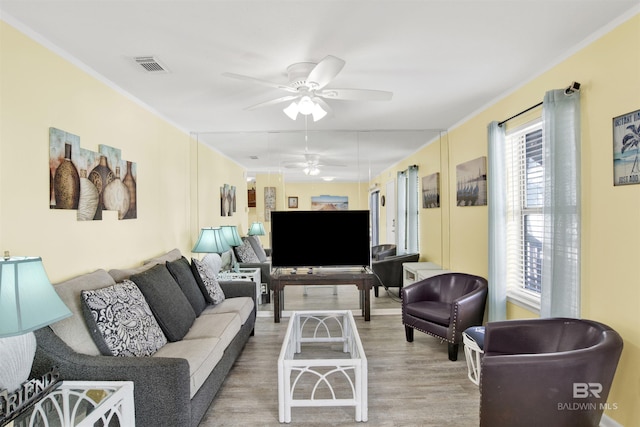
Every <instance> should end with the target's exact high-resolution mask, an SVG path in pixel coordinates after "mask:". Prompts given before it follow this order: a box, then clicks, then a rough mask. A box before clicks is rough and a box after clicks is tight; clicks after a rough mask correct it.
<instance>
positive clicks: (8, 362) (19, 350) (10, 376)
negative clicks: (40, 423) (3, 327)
mask: <svg viewBox="0 0 640 427" xmlns="http://www.w3.org/2000/svg"><path fill="white" fill-rule="evenodd" d="M35 354H36V336H35V335H34V334H33V332H29V333H26V334H23V335H17V336H15V337H5V338H0V360H2V363H1V364H0V390H7V391H8V392H9V393H12V392H13V391H15V390H17V389H19V388H20V386H21V385H22V383H24V382H25V381H26V380H27V379H28V378H29V373H30V372H31V366H32V365H33V358H34V356H35Z"/></svg>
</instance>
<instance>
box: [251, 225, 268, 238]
mask: <svg viewBox="0 0 640 427" xmlns="http://www.w3.org/2000/svg"><path fill="white" fill-rule="evenodd" d="M247 234H248V235H249V236H264V235H265V234H267V233H266V232H265V231H264V225H262V223H261V222H254V223H252V224H251V227H249V232H248V233H247Z"/></svg>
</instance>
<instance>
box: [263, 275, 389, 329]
mask: <svg viewBox="0 0 640 427" xmlns="http://www.w3.org/2000/svg"><path fill="white" fill-rule="evenodd" d="M375 277H376V276H375V274H373V272H372V271H371V270H370V269H369V268H368V267H367V268H359V269H344V268H335V269H334V268H314V269H313V272H312V273H311V274H309V273H307V269H306V268H301V269H299V270H298V271H297V272H295V270H293V269H289V268H287V269H284V268H277V269H275V270H274V271H273V273H272V274H271V288H272V289H273V321H274V322H275V323H280V317H282V308H283V306H284V287H285V286H311V285H323V286H327V285H329V286H333V285H356V287H357V288H358V290H359V291H360V306H361V308H362V316H363V317H364V320H366V321H369V320H371V288H372V287H373V283H374V280H375Z"/></svg>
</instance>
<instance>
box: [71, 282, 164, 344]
mask: <svg viewBox="0 0 640 427" xmlns="http://www.w3.org/2000/svg"><path fill="white" fill-rule="evenodd" d="M81 295H82V308H83V312H84V318H85V321H86V322H87V326H88V327H89V330H90V331H91V335H92V336H93V340H94V341H95V343H96V345H97V346H98V348H99V349H100V352H101V353H102V354H104V355H105V356H123V357H124V356H151V355H153V354H154V353H155V352H156V351H158V350H159V349H160V348H162V347H163V346H164V345H165V344H166V343H167V338H166V337H165V335H164V333H163V332H162V329H160V325H158V322H157V321H156V319H155V318H154V317H153V314H152V313H151V309H150V308H149V304H147V301H146V300H145V298H144V296H143V295H142V292H140V289H138V287H137V286H136V285H135V283H133V282H131V281H130V280H125V281H124V282H122V283H117V284H115V285H113V286H107V287H106V288H102V289H95V290H85V291H82V293H81Z"/></svg>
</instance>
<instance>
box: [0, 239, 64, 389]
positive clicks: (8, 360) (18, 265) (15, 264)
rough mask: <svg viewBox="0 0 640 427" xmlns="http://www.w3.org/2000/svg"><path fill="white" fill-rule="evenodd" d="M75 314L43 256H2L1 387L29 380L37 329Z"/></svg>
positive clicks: (0, 265)
mask: <svg viewBox="0 0 640 427" xmlns="http://www.w3.org/2000/svg"><path fill="white" fill-rule="evenodd" d="M69 316H71V312H70V311H69V309H68V308H67V306H66V305H64V303H63V302H62V300H61V299H60V297H59V296H58V294H57V293H56V291H55V289H54V288H53V286H52V285H51V282H49V278H48V277H47V273H46V272H45V271H44V266H43V265H42V258H40V257H10V256H9V253H8V252H5V254H4V258H2V259H0V360H1V361H2V362H1V363H0V391H1V390H3V389H6V390H7V392H8V393H11V392H13V391H15V390H17V389H18V388H20V385H21V384H22V383H24V382H25V381H27V379H28V377H29V373H30V372H31V366H32V365H33V358H34V356H35V353H36V337H35V335H34V334H33V331H35V330H36V329H40V328H42V327H44V326H47V325H50V324H51V323H55V322H57V321H59V320H62V319H64V318H66V317H69Z"/></svg>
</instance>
